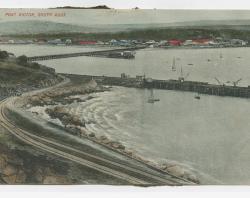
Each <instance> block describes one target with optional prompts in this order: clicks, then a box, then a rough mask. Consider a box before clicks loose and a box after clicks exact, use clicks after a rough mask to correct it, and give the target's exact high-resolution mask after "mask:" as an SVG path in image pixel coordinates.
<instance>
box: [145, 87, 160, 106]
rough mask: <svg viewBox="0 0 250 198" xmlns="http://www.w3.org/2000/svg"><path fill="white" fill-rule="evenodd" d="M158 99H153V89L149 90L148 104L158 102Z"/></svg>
mask: <svg viewBox="0 0 250 198" xmlns="http://www.w3.org/2000/svg"><path fill="white" fill-rule="evenodd" d="M159 101H160V99H159V98H155V97H154V92H153V89H151V90H150V96H149V98H148V103H152V104H153V103H155V102H159Z"/></svg>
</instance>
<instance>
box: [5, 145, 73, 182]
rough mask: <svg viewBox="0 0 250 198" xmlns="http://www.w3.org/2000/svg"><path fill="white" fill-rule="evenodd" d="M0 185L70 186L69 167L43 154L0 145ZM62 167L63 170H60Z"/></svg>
mask: <svg viewBox="0 0 250 198" xmlns="http://www.w3.org/2000/svg"><path fill="white" fill-rule="evenodd" d="M0 150H1V153H0V183H3V184H72V183H73V181H72V179H71V178H70V176H69V175H68V169H69V165H67V164H66V163H64V162H60V161H58V160H55V159H51V158H50V157H46V156H45V155H43V154H38V153H37V154H36V155H32V154H30V153H29V152H27V151H25V150H19V149H16V148H15V149H10V148H7V147H6V146H5V145H2V144H0ZM62 167H63V168H62Z"/></svg>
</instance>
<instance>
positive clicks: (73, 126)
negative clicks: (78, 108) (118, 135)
mask: <svg viewBox="0 0 250 198" xmlns="http://www.w3.org/2000/svg"><path fill="white" fill-rule="evenodd" d="M104 91H109V90H104ZM101 92H103V90H102V91H101ZM78 94H79V93H78ZM49 95H50V94H49ZM75 95H77V94H72V93H71V96H75ZM83 95H84V94H83ZM67 96H68V94H67ZM85 96H87V97H88V96H89V93H86V94H85ZM30 97H31V96H30ZM52 98H53V97H52ZM90 99H91V98H90ZM39 100H41V99H39ZM45 101H47V102H48V104H46V103H45V104H43V105H44V106H50V104H51V103H50V102H51V101H52V102H53V99H52V100H48V99H45ZM68 102H69V103H70V102H72V101H68ZM42 103H43V102H42ZM53 105H55V107H54V108H56V107H57V105H58V104H57V105H56V104H55V103H54V104H53ZM53 105H52V106H53ZM64 105H67V102H66V104H64ZM26 106H27V105H26ZM59 106H60V105H59ZM29 107H32V106H30V105H29ZM33 107H34V106H33ZM23 108H24V109H25V108H26V107H23ZM26 109H27V108H26ZM57 111H59V113H64V115H61V116H59V117H58V116H55V117H54V118H55V119H58V120H60V122H61V123H62V117H65V115H66V114H65V112H63V110H62V109H57ZM37 114H38V113H37ZM34 116H36V115H34ZM49 116H50V119H53V118H52V117H51V115H49ZM67 116H69V115H67ZM71 118H73V119H71ZM42 119H43V118H42ZM70 119H71V120H74V117H70ZM47 122H48V124H49V125H54V126H55V127H57V128H59V129H61V130H64V131H66V132H67V133H69V134H71V135H73V136H76V137H79V138H86V139H88V140H90V141H91V142H94V143H96V144H99V145H101V146H104V147H105V148H107V149H109V150H112V151H114V152H116V153H118V154H120V155H123V156H126V157H129V158H131V159H133V160H136V161H138V162H140V163H143V164H145V165H146V166H148V167H150V168H153V169H154V170H157V171H160V172H162V173H165V174H170V175H172V176H173V177H176V178H178V179H184V180H185V179H187V181H191V182H194V183H199V180H198V179H197V178H196V176H194V175H190V173H189V174H188V173H187V172H186V173H185V171H183V170H181V166H180V165H177V164H165V165H164V166H163V165H158V164H156V163H154V162H151V161H149V160H147V159H144V158H143V157H142V156H138V155H136V154H135V153H133V151H131V150H130V149H129V148H128V150H127V148H125V146H123V145H122V144H121V143H120V142H119V141H113V140H112V139H109V138H107V137H106V136H105V135H102V136H99V137H97V136H96V134H95V133H92V132H89V131H87V129H86V128H85V127H84V125H82V126H81V122H80V121H79V120H77V119H75V120H74V122H73V123H72V122H69V123H66V124H65V123H64V126H63V125H60V124H58V123H54V122H50V121H48V120H47ZM173 173H175V174H173Z"/></svg>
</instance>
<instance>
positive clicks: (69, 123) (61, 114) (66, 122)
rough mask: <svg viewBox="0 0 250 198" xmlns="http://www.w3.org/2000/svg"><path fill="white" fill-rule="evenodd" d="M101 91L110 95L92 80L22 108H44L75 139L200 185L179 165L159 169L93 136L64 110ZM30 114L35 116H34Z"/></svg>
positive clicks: (42, 96)
mask: <svg viewBox="0 0 250 198" xmlns="http://www.w3.org/2000/svg"><path fill="white" fill-rule="evenodd" d="M104 91H110V89H109V88H106V87H103V86H101V85H98V84H97V83H96V82H95V81H94V80H90V81H89V82H84V83H82V82H80V83H79V82H77V83H75V82H72V83H71V84H69V85H68V86H66V87H63V88H57V89H56V90H51V91H48V92H44V93H39V94H35V95H33V96H31V97H28V98H26V99H25V100H24V101H25V102H24V103H23V107H24V108H25V109H29V108H32V107H36V106H41V107H45V108H46V109H45V113H46V114H47V115H48V116H49V117H50V119H52V120H57V122H52V124H54V125H58V121H59V123H60V124H59V127H62V128H63V129H64V130H65V131H66V132H68V133H70V134H71V135H74V136H77V137H79V138H87V139H89V140H91V141H93V142H95V143H98V144H100V145H103V146H105V147H106V148H108V149H111V150H113V151H115V152H118V153H120V154H122V155H126V156H128V157H130V158H133V159H135V160H137V161H140V162H143V163H146V164H148V165H149V166H152V167H154V168H157V169H159V170H162V171H164V172H167V173H170V174H173V175H175V176H177V177H181V178H185V179H187V180H190V181H192V182H195V183H199V181H198V179H197V178H196V177H195V176H194V175H193V174H191V173H190V172H188V171H185V170H184V169H182V167H180V166H179V165H176V164H162V165H160V166H159V165H158V164H155V163H153V162H151V161H149V160H147V159H144V158H143V157H140V156H138V155H137V154H136V153H135V152H133V151H132V150H131V149H130V148H126V147H125V146H124V145H123V144H122V143H121V142H119V141H113V140H112V139H110V138H108V137H106V136H105V135H97V134H95V133H93V132H89V131H88V130H86V127H85V125H86V124H89V123H86V121H85V120H83V119H82V118H80V117H79V116H77V115H74V114H72V113H71V112H70V111H69V108H67V106H68V105H70V104H72V103H80V102H85V101H86V100H91V99H92V98H93V97H92V96H90V95H89V94H91V93H95V92H104ZM82 95H84V96H86V97H85V98H84V99H82V97H77V96H82ZM33 113H35V114H38V113H37V112H33ZM93 122H94V121H93Z"/></svg>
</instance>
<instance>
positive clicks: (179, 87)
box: [64, 74, 250, 98]
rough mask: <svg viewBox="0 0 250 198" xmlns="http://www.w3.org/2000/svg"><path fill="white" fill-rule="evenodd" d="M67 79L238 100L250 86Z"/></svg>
mask: <svg viewBox="0 0 250 198" xmlns="http://www.w3.org/2000/svg"><path fill="white" fill-rule="evenodd" d="M64 75H65V76H67V77H72V78H78V79H81V80H82V81H83V82H84V81H88V80H91V79H94V80H95V81H96V82H97V83H99V84H102V85H109V86H123V87H133V88H148V89H152V88H153V89H163V90H176V91H188V92H195V93H199V94H207V95H215V96H230V97H240V98H250V86H248V87H240V86H227V85H215V84H209V83H207V82H198V81H181V80H155V79H150V80H148V79H146V78H145V77H144V76H137V77H135V78H131V77H128V76H124V75H123V74H122V75H121V77H107V76H90V75H75V74H64Z"/></svg>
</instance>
